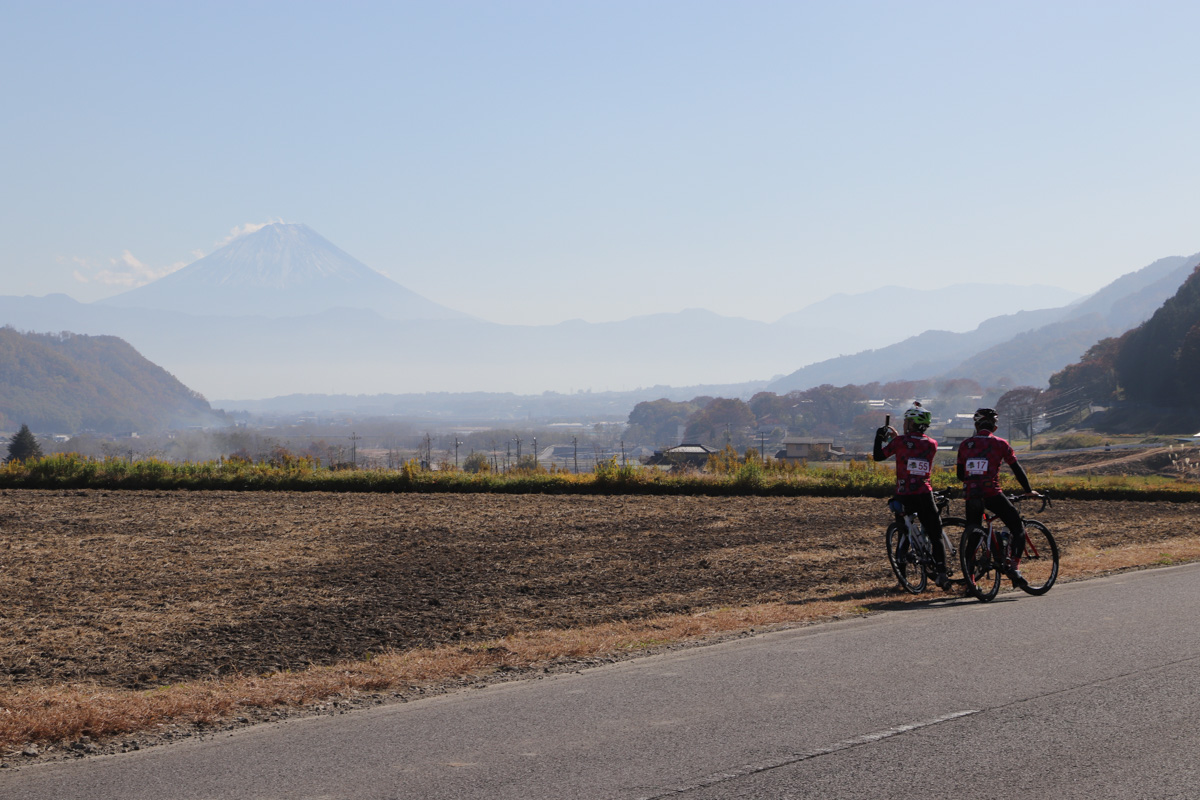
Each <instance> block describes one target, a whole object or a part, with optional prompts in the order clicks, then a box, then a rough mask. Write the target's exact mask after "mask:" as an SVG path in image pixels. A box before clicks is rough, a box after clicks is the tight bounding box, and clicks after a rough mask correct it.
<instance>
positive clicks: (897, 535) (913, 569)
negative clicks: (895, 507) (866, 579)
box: [884, 522, 929, 594]
mask: <svg viewBox="0 0 1200 800" xmlns="http://www.w3.org/2000/svg"><path fill="white" fill-rule="evenodd" d="M884 542H885V544H886V546H887V557H888V563H889V564H891V565H892V572H893V573H895V575H896V580H898V581H900V585H901V586H902V587H904V590H905V591H908V592H912V593H913V594H920V593H921V592H923V591H925V584H926V583H927V582H928V580H929V578H928V576H927V575H926V574H925V567H924V566H922V565H921V563H920V562H919V561H918V560H917V553H916V551H915V550H914V549H913V548H912V547H910V546H909V544H908V531H907V530H904V529H903V528H901V527H900V526H899V525H897V524H896V523H894V522H893V523H892V524H891V525H889V526H888V529H887V533H885V534H884Z"/></svg>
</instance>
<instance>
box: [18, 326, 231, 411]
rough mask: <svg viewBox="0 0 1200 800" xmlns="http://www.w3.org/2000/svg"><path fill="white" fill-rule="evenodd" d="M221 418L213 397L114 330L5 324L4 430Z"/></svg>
mask: <svg viewBox="0 0 1200 800" xmlns="http://www.w3.org/2000/svg"><path fill="white" fill-rule="evenodd" d="M220 421H221V419H220V416H219V415H218V414H217V413H216V412H214V411H213V410H212V408H211V407H210V406H209V404H208V401H206V400H205V399H204V398H203V397H201V396H200V395H199V394H197V393H196V392H194V391H192V390H191V389H188V388H187V387H186V386H184V385H183V384H182V383H180V382H179V381H178V380H176V379H175V378H174V377H173V376H171V375H170V374H169V373H168V372H167V371H166V370H164V369H163V368H162V367H159V366H158V365H156V364H153V363H151V362H150V361H148V360H146V359H145V358H143V357H142V356H141V355H140V354H139V353H138V352H137V351H136V350H134V349H133V348H132V347H130V346H129V344H128V343H127V342H124V341H122V340H120V339H118V338H116V337H115V336H82V335H77V334H70V333H65V334H36V333H20V332H18V331H16V330H14V329H13V328H10V327H4V328H0V429H4V430H16V428H17V427H18V426H20V425H21V424H27V425H29V427H30V428H32V429H33V430H34V431H38V432H44V433H65V434H71V433H78V432H81V431H87V430H90V431H96V432H100V433H130V432H134V431H147V430H161V429H166V428H179V427H185V426H191V425H202V424H216V423H218V422H220Z"/></svg>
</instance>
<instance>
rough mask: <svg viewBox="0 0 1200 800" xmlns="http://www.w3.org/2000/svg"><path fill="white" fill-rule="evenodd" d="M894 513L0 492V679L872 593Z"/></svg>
mask: <svg viewBox="0 0 1200 800" xmlns="http://www.w3.org/2000/svg"><path fill="white" fill-rule="evenodd" d="M961 511H962V504H961V501H958V502H956V503H955V504H954V505H953V506H952V509H951V513H958V514H961ZM1198 511H1200V506H1196V505H1190V504H1170V503H1106V502H1070V501H1060V502H1057V503H1055V505H1054V507H1053V508H1052V509H1048V510H1047V511H1046V512H1045V513H1044V514H1041V515H1039V518H1040V519H1042V520H1043V521H1044V522H1046V523H1047V524H1048V525H1049V526H1050V528H1051V529H1052V530H1053V531H1054V532H1055V534H1056V536H1057V537H1058V538H1059V541H1060V544H1061V546H1062V548H1063V550H1064V553H1065V554H1069V553H1070V552H1071V551H1072V550H1073V549H1078V548H1095V549H1103V548H1111V547H1119V546H1121V545H1123V544H1128V543H1141V542H1153V541H1156V540H1159V539H1167V538H1170V537H1177V536H1179V535H1181V534H1183V533H1186V532H1187V531H1189V530H1190V529H1192V528H1193V527H1194V524H1195V522H1196V520H1197V517H1198V516H1200V515H1198ZM888 521H889V516H888V513H887V511H886V509H885V507H884V503H883V501H881V500H878V499H810V498H758V497H745V498H708V497H585V496H541V495H524V496H501V495H411V494H410V495H384V494H377V495H349V494H316V493H236V492H204V493H188V492H127V493H122V492H98V491H70V492H37V491H7V492H3V493H0V687H6V686H7V687H9V688H15V687H19V686H37V685H50V684H56V683H65V682H75V681H92V682H95V683H98V684H100V685H103V686H112V687H123V688H148V687H152V686H158V685H163V684H167V683H176V682H182V681H188V680H193V679H197V678H206V677H214V676H224V675H229V674H231V673H237V674H259V673H265V672H272V671H279V670H296V669H302V668H304V667H307V666H309V665H320V664H330V663H334V662H336V661H339V660H342V659H358V658H364V657H366V655H367V654H368V653H379V652H382V651H385V650H403V649H406V648H412V647H418V646H431V645H438V644H446V643H466V642H475V641H484V640H488V639H492V638H495V637H498V636H502V635H506V634H510V633H514V632H518V631H522V630H531V629H542V628H570V627H576V626H586V625H592V624H597V623H602V622H607V621H615V620H630V619H638V618H644V617H647V616H652V615H659V614H667V613H678V612H688V611H695V610H699V609H706V608H718V607H726V606H738V605H741V604H753V603H765V602H799V601H803V600H806V599H809V598H813V597H817V596H821V597H829V596H831V595H834V594H836V593H837V590H838V587H839V586H843V585H845V586H851V585H856V586H861V582H862V579H863V577H864V576H867V577H869V578H871V579H872V583H871V585H872V586H873V587H874V588H872V589H870V590H869V593H870V594H872V595H874V596H887V595H888V594H890V593H892V592H894V591H895V590H894V581H893V579H892V577H891V574H890V572H889V570H888V567H887V564H886V561H885V560H884V557H883V550H882V544H881V542H882V532H883V529H884V527H885V526H886V525H887V523H888ZM1064 577H1069V576H1064ZM856 591H857V590H856Z"/></svg>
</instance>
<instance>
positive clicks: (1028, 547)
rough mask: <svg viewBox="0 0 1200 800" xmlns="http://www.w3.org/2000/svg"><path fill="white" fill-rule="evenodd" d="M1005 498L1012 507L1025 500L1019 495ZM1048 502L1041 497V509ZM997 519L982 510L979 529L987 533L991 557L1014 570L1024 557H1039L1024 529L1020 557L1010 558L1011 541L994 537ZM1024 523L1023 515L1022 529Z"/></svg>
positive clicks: (1046, 498) (1023, 517)
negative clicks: (1023, 541)
mask: <svg viewBox="0 0 1200 800" xmlns="http://www.w3.org/2000/svg"><path fill="white" fill-rule="evenodd" d="M1005 497H1007V498H1008V501H1009V502H1010V503H1012V504H1013V505H1014V506H1016V505H1018V504H1019V503H1021V502H1022V501H1023V500H1025V499H1026V497H1025V496H1024V495H1019V494H1006V495H1005ZM1049 502H1050V499H1049V497H1046V496H1043V497H1042V508H1043V509H1045V508H1046V506H1047V505H1048V504H1049ZM997 519H999V517H998V516H997V515H996V513H995V512H994V511H988V510H987V509H986V508H985V509H984V510H983V521H982V522H980V523H979V527H980V528H982V529H983V530H984V531H986V532H987V537H988V539H987V542H988V551H989V552H991V554H992V555H993V556H995V557H996V559H997V560H998V561H999V562H1000V563H1001V564H1009V563H1011V564H1012V567H1013V568H1014V569H1016V568H1017V567H1018V566H1019V565H1020V562H1021V559H1022V558H1024V557H1025V556H1026V555H1030V556H1032V557H1033V558H1040V557H1041V552H1040V551H1039V550H1038V549H1037V546H1036V545H1035V544H1034V543H1033V539H1032V538H1030V536H1029V531H1028V529H1027V528H1026V529H1025V533H1024V536H1025V547H1023V548H1022V549H1021V555H1020V556H1017V557H1016V558H1012V552H1013V548H1012V539H1011V538H1010V539H1009V540H1008V541H1006V542H1004V541H1003V540H1002V539H1001V537H999V536H997V535H996V531H995V530H993V523H994V522H995V520H997ZM1000 522H1001V524H1003V522H1004V520H1000ZM1024 523H1025V515H1024V514H1021V524H1022V527H1023V528H1024ZM1005 530H1007V529H1005ZM1009 534H1010V535H1011V534H1012V531H1009ZM1001 542H1003V544H1004V546H1003V547H1000V544H1001Z"/></svg>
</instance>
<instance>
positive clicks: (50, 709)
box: [0, 536, 1200, 754]
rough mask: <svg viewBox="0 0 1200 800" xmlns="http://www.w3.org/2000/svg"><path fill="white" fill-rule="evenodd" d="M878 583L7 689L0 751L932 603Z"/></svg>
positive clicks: (1156, 562) (1163, 559) (1172, 546)
mask: <svg viewBox="0 0 1200 800" xmlns="http://www.w3.org/2000/svg"><path fill="white" fill-rule="evenodd" d="M1195 561H1200V540H1198V539H1197V538H1196V537H1194V536H1184V537H1178V538H1174V539H1167V540H1163V541H1159V542H1154V543H1151V544H1144V545H1129V546H1121V547H1115V548H1107V549H1096V548H1090V547H1086V546H1081V547H1077V548H1074V549H1073V550H1072V551H1071V552H1070V553H1068V554H1066V555H1064V557H1063V560H1062V563H1061V571H1060V575H1061V576H1062V577H1061V580H1081V579H1084V578H1089V577H1095V576H1099V575H1106V574H1111V573H1114V572H1119V571H1124V570H1132V569H1141V568H1147V567H1155V566H1162V565H1168V564H1182V563H1188V562H1195ZM878 590H879V586H878V584H877V582H872V581H864V582H862V584H861V585H852V586H846V585H842V586H840V587H838V592H839V598H847V597H849V599H824V600H822V599H816V600H813V601H810V602H804V603H797V604H792V603H768V604H758V605H748V606H744V607H739V608H715V609H710V610H706V611H701V612H696V613H693V614H681V615H671V616H663V617H656V618H652V619H648V620H641V621H635V622H620V623H607V624H603V625H597V626H594V627H588V628H582V629H574V630H541V631H533V632H527V633H520V634H516V635H513V636H508V637H504V638H500V639H495V640H492V641H490V642H485V643H480V644H474V645H470V646H465V647H462V646H455V647H452V646H443V647H437V648H431V649H418V650H410V651H405V652H395V653H386V654H383V655H379V656H376V657H374V658H371V659H370V660H368V661H355V662H343V663H340V664H337V665H333V666H327V667H314V668H312V669H308V670H303V671H297V672H279V673H272V674H269V675H262V676H241V677H233V678H225V679H220V680H209V681H201V682H196V683H187V684H176V685H172V686H166V687H161V688H158V689H153V690H148V691H135V690H121V689H109V688H99V687H96V686H88V685H84V684H74V685H69V686H58V687H46V688H33V689H28V690H20V689H18V690H10V691H7V692H5V693H4V694H2V695H0V751H3V752H6V753H8V754H12V753H14V752H18V751H19V750H20V749H21V748H23V747H25V746H27V745H28V744H30V743H33V744H42V745H45V744H58V743H67V742H73V741H78V740H79V739H80V737H82V736H90V737H92V738H100V739H103V738H107V737H113V736H120V735H128V734H133V733H137V732H142V731H148V730H152V729H154V728H157V727H160V726H162V725H165V724H169V723H184V724H202V725H204V724H212V723H214V722H217V721H219V720H222V719H228V718H232V717H234V716H236V715H237V714H238V713H239V712H242V711H245V710H247V709H269V708H278V707H301V706H309V705H313V704H317V703H320V702H323V701H327V700H331V699H335V698H339V697H349V696H353V695H354V694H357V693H362V692H379V691H397V690H401V691H403V690H412V689H413V688H415V687H420V686H426V687H427V686H438V685H442V686H444V685H447V684H449V683H453V682H456V681H461V680H463V679H467V680H470V679H478V678H482V677H486V676H488V675H491V674H494V673H495V672H497V671H498V670H531V669H537V668H541V667H544V666H547V665H550V664H553V663H555V662H562V661H564V660H565V661H571V660H575V659H589V658H600V657H611V656H615V655H628V654H630V653H637V652H644V651H647V650H650V649H653V648H655V647H658V646H661V645H663V644H668V643H676V642H685V641H695V640H700V639H704V638H706V637H713V636H718V635H722V634H729V633H732V632H740V631H746V630H749V629H761V628H765V627H768V626H781V625H796V624H805V623H813V622H819V621H826V620H833V619H839V618H845V617H849V616H854V615H862V614H867V613H871V612H872V611H875V610H878V609H879V608H881V607H885V606H889V605H892V604H894V603H896V602H922V601H927V600H928V599H929V598H930V597H931V595H925V596H923V597H916V596H912V595H907V594H903V593H899V592H897V594H895V595H892V596H888V597H887V598H886V599H884V600H872V601H867V600H864V599H855V595H859V597H860V598H865V597H869V596H872V595H874V596H877V595H878Z"/></svg>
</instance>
